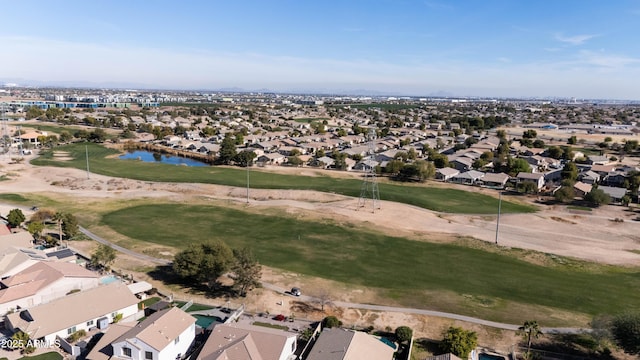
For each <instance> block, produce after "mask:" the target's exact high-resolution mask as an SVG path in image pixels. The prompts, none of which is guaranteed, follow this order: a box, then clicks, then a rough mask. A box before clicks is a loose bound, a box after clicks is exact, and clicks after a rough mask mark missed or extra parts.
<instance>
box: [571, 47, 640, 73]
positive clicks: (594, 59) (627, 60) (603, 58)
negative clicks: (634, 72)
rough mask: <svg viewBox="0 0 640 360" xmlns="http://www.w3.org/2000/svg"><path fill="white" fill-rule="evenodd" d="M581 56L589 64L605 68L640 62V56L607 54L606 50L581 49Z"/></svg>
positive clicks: (617, 67)
mask: <svg viewBox="0 0 640 360" xmlns="http://www.w3.org/2000/svg"><path fill="white" fill-rule="evenodd" d="M579 58H580V59H581V61H583V62H584V63H585V64H587V65H593V66H599V67H604V68H615V69H622V68H624V67H628V66H630V65H637V64H640V59H639V58H633V57H629V56H624V55H615V54H605V53H604V52H593V51H586V50H583V51H580V53H579Z"/></svg>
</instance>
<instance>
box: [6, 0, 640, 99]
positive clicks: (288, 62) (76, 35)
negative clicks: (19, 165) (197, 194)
mask: <svg viewBox="0 0 640 360" xmlns="http://www.w3.org/2000/svg"><path fill="white" fill-rule="evenodd" d="M0 3H1V4H2V5H3V6H2V9H3V12H2V22H3V25H2V30H1V31H0V49H2V51H1V52H0V82H15V83H19V84H20V83H21V82H23V83H24V82H38V83H39V84H41V85H61V86H63V85H64V86H96V87H136V88H157V89H176V90H189V89H222V88H241V89H244V90H257V89H269V90H272V91H278V92H289V91H296V92H305V91H307V92H325V93H340V92H352V91H354V90H363V91H368V92H379V93H381V94H399V95H414V96H421V95H422V96H426V95H430V94H438V93H446V94H451V95H456V96H480V97H569V98H570V97H575V98H588V99H624V100H638V99H640V84H638V79H640V48H639V47H638V46H635V44H636V42H637V40H636V37H637V34H640V2H638V1H632V0H622V1H615V2H602V1H592V0H587V1H577V0H568V1H560V2H533V1H529V2H517V1H506V0H504V1H497V0H488V1H481V2H480V1H444V0H441V1H431V0H424V1H402V0H397V1H395V0H376V1H373V0H372V1H364V0H347V1H341V2H339V1H334V0H328V1H323V2H306V1H237V2H228V1H184V2H177V1H164V0H163V1H154V2H136V1H134V2H125V1H121V0H113V1H77V0H70V1H63V2H59V3H51V2H45V1H34V0H21V1H8V0H5V1H1V0H0Z"/></svg>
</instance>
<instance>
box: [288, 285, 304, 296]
mask: <svg viewBox="0 0 640 360" xmlns="http://www.w3.org/2000/svg"><path fill="white" fill-rule="evenodd" d="M291 295H293V296H300V295H302V292H301V291H300V288H297V287H294V288H291Z"/></svg>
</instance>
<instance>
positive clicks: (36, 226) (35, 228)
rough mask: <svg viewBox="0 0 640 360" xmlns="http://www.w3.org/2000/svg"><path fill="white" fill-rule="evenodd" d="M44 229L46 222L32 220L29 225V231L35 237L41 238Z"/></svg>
mask: <svg viewBox="0 0 640 360" xmlns="http://www.w3.org/2000/svg"><path fill="white" fill-rule="evenodd" d="M43 230H44V224H43V223H42V222H40V221H31V222H29V225H27V231H29V233H30V234H31V235H32V236H33V238H34V239H36V240H38V239H40V235H42V231H43Z"/></svg>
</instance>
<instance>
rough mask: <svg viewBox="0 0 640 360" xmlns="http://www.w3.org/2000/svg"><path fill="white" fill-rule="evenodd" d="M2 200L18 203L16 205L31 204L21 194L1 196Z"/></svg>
mask: <svg viewBox="0 0 640 360" xmlns="http://www.w3.org/2000/svg"><path fill="white" fill-rule="evenodd" d="M0 200H2V201H8V202H10V203H16V204H26V203H29V199H27V198H25V197H24V196H22V195H20V194H0Z"/></svg>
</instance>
